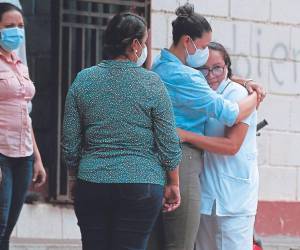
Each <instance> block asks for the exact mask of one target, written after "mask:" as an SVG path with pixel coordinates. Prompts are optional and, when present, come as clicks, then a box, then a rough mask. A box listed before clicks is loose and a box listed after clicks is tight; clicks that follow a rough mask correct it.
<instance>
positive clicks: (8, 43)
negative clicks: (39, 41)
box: [0, 27, 24, 52]
mask: <svg viewBox="0 0 300 250" xmlns="http://www.w3.org/2000/svg"><path fill="white" fill-rule="evenodd" d="M23 41H24V29H22V28H18V27H13V28H4V29H1V30H0V46H1V47H2V48H3V49H5V50H6V51H8V52H11V51H13V50H15V49H17V48H19V47H20V45H21V44H22V43H23Z"/></svg>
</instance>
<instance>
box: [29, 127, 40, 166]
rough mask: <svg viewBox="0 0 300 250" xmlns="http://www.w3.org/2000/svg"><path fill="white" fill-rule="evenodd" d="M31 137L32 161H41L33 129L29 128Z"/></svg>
mask: <svg viewBox="0 0 300 250" xmlns="http://www.w3.org/2000/svg"><path fill="white" fill-rule="evenodd" d="M31 137H32V144H33V155H34V159H35V161H41V160H42V159H41V154H40V151H39V149H38V146H37V144H36V140H35V136H34V132H33V128H31Z"/></svg>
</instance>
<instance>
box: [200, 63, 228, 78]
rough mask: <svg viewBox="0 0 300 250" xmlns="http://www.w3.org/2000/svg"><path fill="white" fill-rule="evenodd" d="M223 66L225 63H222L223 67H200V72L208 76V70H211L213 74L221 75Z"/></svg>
mask: <svg viewBox="0 0 300 250" xmlns="http://www.w3.org/2000/svg"><path fill="white" fill-rule="evenodd" d="M225 66H226V65H224V66H223V67H222V66H216V67H213V68H211V69H209V68H200V71H201V72H202V74H203V75H204V76H205V77H207V76H208V74H209V72H211V73H212V74H213V75H214V76H221V75H222V74H223V73H224V69H225Z"/></svg>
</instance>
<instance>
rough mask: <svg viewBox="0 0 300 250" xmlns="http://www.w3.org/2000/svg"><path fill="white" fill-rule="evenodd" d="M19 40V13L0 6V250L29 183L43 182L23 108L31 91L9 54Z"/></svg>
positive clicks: (6, 243) (3, 249)
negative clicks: (0, 179) (0, 175)
mask: <svg viewBox="0 0 300 250" xmlns="http://www.w3.org/2000/svg"><path fill="white" fill-rule="evenodd" d="M23 40H24V22H23V16H22V11H21V10H20V9H18V8H17V7H15V6H14V5H12V4H9V3H0V170H1V172H2V181H1V184H0V250H8V249H9V238H10V234H11V232H12V230H13V228H14V226H15V224H16V222H17V219H18V217H19V214H20V211H21V208H22V205H23V203H24V200H25V194H26V191H27V189H28V187H29V185H30V183H31V181H33V182H35V184H36V185H37V186H40V185H42V184H43V183H44V182H45V179H46V173H45V170H44V167H43V164H42V161H41V156H40V153H39V150H38V148H37V145H36V142H35V139H34V134H33V130H32V125H31V119H30V117H29V114H28V109H27V104H28V102H29V101H30V100H31V99H32V98H33V96H34V93H35V88H34V85H33V84H32V81H31V80H30V78H29V74H28V68H27V67H26V66H25V65H24V64H22V62H21V61H20V59H19V58H18V57H17V56H16V54H15V53H14V52H13V50H15V49H17V48H18V47H19V46H20V45H21V44H22V42H23Z"/></svg>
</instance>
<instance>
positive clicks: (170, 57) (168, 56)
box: [161, 49, 183, 64]
mask: <svg viewBox="0 0 300 250" xmlns="http://www.w3.org/2000/svg"><path fill="white" fill-rule="evenodd" d="M161 59H162V60H164V61H170V62H176V63H180V64H183V63H182V62H181V61H180V59H179V58H178V57H177V56H175V55H174V54H172V53H171V52H170V51H169V50H168V49H162V50H161Z"/></svg>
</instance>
